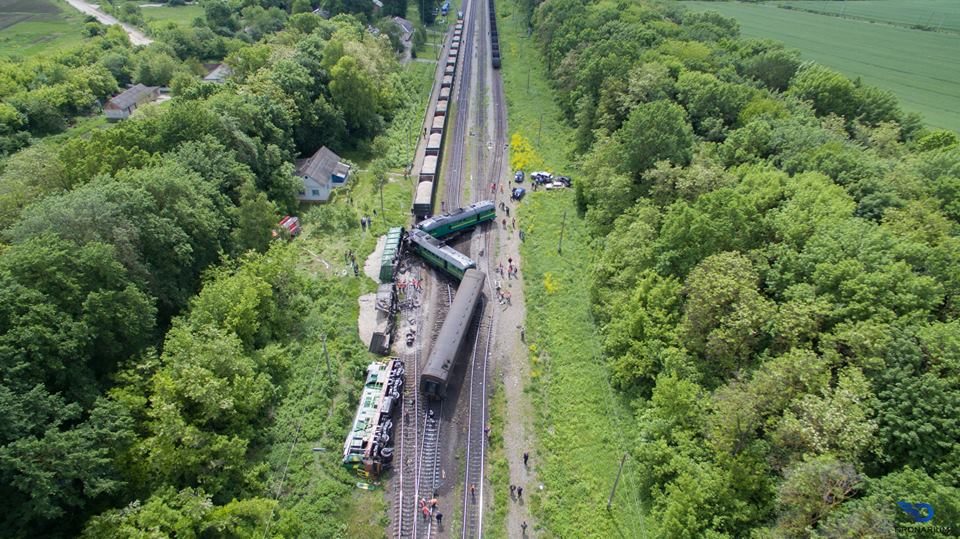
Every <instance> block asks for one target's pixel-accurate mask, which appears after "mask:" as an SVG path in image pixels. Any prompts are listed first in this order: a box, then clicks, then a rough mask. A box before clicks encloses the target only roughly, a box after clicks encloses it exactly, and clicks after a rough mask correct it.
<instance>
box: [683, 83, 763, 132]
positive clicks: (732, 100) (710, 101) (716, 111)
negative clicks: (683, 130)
mask: <svg viewBox="0 0 960 539" xmlns="http://www.w3.org/2000/svg"><path fill="white" fill-rule="evenodd" d="M751 93H752V91H751V89H749V88H747V87H744V86H739V85H736V84H730V83H727V82H722V81H720V80H718V79H717V78H716V77H715V76H713V75H711V74H706V73H700V72H697V71H684V72H683V73H681V74H680V76H679V77H678V78H677V102H678V103H680V104H681V105H683V106H684V107H685V108H686V109H687V114H688V115H689V117H690V121H691V122H692V123H693V127H694V131H695V132H696V133H697V134H698V135H700V136H702V137H704V138H706V139H707V140H723V138H724V131H725V128H726V127H730V126H733V124H734V123H735V122H736V121H737V117H738V115H739V114H740V110H741V109H742V108H743V106H744V105H745V104H746V103H747V102H748V101H749V100H750V98H751Z"/></svg>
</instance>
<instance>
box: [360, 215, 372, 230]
mask: <svg viewBox="0 0 960 539" xmlns="http://www.w3.org/2000/svg"><path fill="white" fill-rule="evenodd" d="M360 228H362V229H364V230H366V229H368V228H370V217H369V216H366V215H364V216H363V217H361V218H360Z"/></svg>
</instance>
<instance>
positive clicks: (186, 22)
mask: <svg viewBox="0 0 960 539" xmlns="http://www.w3.org/2000/svg"><path fill="white" fill-rule="evenodd" d="M140 11H141V13H143V20H144V21H146V23H147V24H148V25H149V24H150V23H151V22H166V21H173V22H175V23H177V24H178V25H180V26H190V25H191V24H192V23H193V19H196V18H197V17H200V18H201V19H202V18H203V17H204V12H203V8H202V7H200V6H199V5H192V6H174V7H170V6H163V7H141V8H140Z"/></svg>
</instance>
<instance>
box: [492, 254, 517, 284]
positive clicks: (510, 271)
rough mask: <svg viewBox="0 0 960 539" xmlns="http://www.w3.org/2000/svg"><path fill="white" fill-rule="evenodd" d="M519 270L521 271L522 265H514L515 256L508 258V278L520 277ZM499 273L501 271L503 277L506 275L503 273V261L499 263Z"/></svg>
mask: <svg viewBox="0 0 960 539" xmlns="http://www.w3.org/2000/svg"><path fill="white" fill-rule="evenodd" d="M519 272H520V266H519V265H517V266H514V265H513V258H512V257H511V258H508V259H507V275H506V277H507V278H508V279H510V278H513V279H517V278H518V276H517V273H519ZM497 273H499V274H500V276H501V277H503V276H504V275H503V262H500V263H499V264H497Z"/></svg>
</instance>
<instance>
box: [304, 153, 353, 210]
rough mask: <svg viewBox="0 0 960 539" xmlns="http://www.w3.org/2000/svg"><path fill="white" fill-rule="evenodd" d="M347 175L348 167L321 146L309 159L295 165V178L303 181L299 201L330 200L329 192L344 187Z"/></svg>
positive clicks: (348, 172)
mask: <svg viewBox="0 0 960 539" xmlns="http://www.w3.org/2000/svg"><path fill="white" fill-rule="evenodd" d="M349 175H350V165H347V164H346V163H344V162H342V161H341V160H340V156H338V155H337V154H335V153H333V152H332V151H330V149H329V148H327V147H326V146H323V147H322V148H320V149H319V150H317V153H315V154H313V155H312V156H311V157H310V158H309V159H306V160H304V161H301V162H298V163H297V176H300V178H301V179H302V180H303V188H301V189H300V197H299V198H300V201H301V202H326V201H327V199H329V198H330V191H332V190H333V189H336V188H337V187H340V186H342V185H345V184H346V183H347V177H348V176H349Z"/></svg>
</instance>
